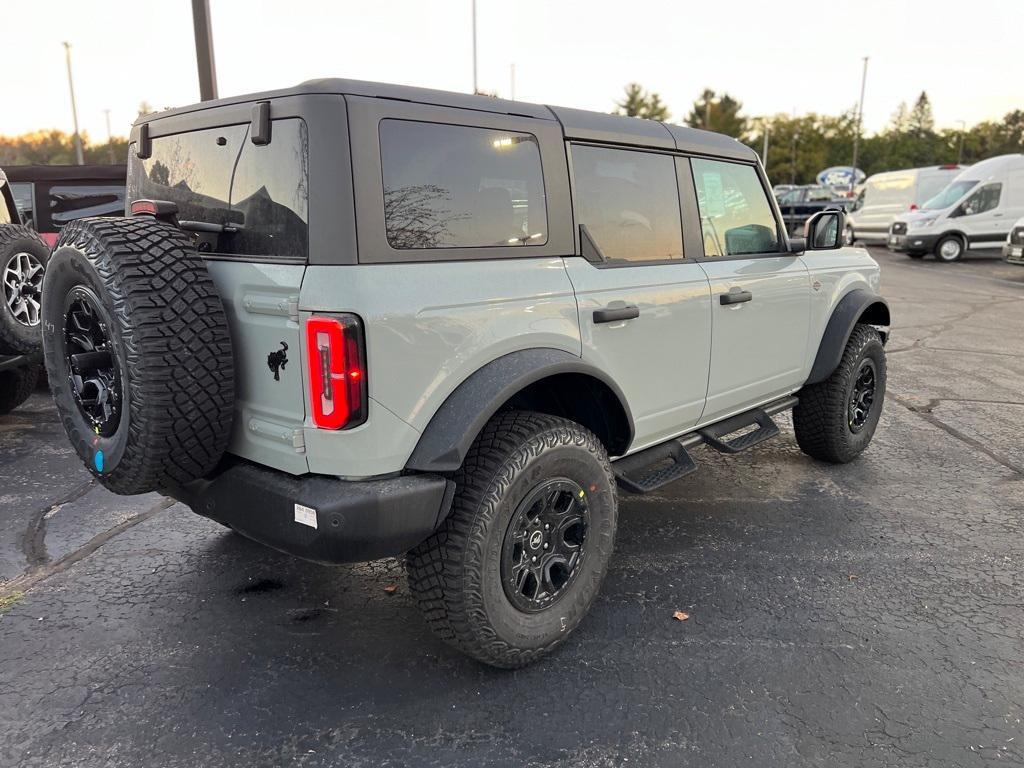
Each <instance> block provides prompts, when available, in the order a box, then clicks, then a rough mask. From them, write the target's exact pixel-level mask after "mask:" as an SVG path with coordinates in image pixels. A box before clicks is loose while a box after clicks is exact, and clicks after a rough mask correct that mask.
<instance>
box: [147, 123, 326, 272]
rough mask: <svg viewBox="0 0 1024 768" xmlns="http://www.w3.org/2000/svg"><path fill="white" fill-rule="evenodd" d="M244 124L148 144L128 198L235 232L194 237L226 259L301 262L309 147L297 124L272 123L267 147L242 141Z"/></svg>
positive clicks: (306, 228)
mask: <svg viewBox="0 0 1024 768" xmlns="http://www.w3.org/2000/svg"><path fill="white" fill-rule="evenodd" d="M248 128H249V127H248V125H233V126H226V127H222V128H211V129H206V130H202V131H190V132H188V133H178V134H173V135H171V136H162V137H158V138H154V139H153V152H152V155H151V156H150V157H149V158H147V159H145V160H141V161H140V160H137V159H132V171H131V172H130V173H129V184H130V188H129V191H128V194H129V198H130V199H132V200H138V199H140V198H150V199H154V200H170V201H171V202H174V203H176V204H177V206H178V218H179V219H180V220H182V221H199V222H204V223H208V224H221V225H227V226H229V227H230V228H232V229H234V230H236V231H234V232H232V233H225V234H222V235H220V236H218V237H213V236H203V237H202V238H200V250H202V251H204V252H209V253H213V254H217V255H227V256H239V257H246V256H260V257H266V258H269V259H280V260H297V259H303V260H304V259H305V258H306V253H307V248H308V240H309V226H308V222H309V205H308V203H309V188H308V184H309V182H308V179H309V172H308V164H309V141H308V138H307V134H306V124H305V123H304V122H303V121H302V120H300V119H298V118H294V119H287V120H274V121H273V123H272V130H271V142H270V144H266V145H262V146H257V145H255V144H253V143H252V142H251V141H249V140H248Z"/></svg>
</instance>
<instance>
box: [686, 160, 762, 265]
mask: <svg viewBox="0 0 1024 768" xmlns="http://www.w3.org/2000/svg"><path fill="white" fill-rule="evenodd" d="M690 164H691V167H692V168H693V182H694V185H695V186H696V188H697V206H698V208H699V209H700V223H701V230H702V234H703V237H704V255H705V256H742V255H745V254H752V253H773V252H776V251H778V250H779V232H778V228H777V226H776V223H775V217H774V216H773V215H772V209H771V206H770V205H769V203H768V197H767V195H766V194H765V191H764V187H762V186H761V180H760V179H759V178H758V175H757V171H756V170H755V169H754V166H752V165H742V164H740V163H729V162H725V161H722V160H702V159H698V158H694V159H692V160H691V161H690Z"/></svg>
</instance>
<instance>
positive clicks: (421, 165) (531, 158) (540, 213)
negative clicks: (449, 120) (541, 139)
mask: <svg viewBox="0 0 1024 768" xmlns="http://www.w3.org/2000/svg"><path fill="white" fill-rule="evenodd" d="M380 153H381V165H382V171H383V179H384V220H385V225H386V228H387V238H388V243H389V244H390V245H391V247H392V248H398V249H408V248H480V247H487V246H533V245H544V244H545V243H546V242H547V239H548V225H547V208H546V203H545V198H544V175H543V172H542V171H541V162H540V147H539V146H538V144H537V139H536V137H535V136H533V135H532V134H529V133H517V132H514V131H497V130H491V129H488V128H471V127H468V126H461V125H442V124H438V123H421V122H414V121H407V120H382V121H381V123H380Z"/></svg>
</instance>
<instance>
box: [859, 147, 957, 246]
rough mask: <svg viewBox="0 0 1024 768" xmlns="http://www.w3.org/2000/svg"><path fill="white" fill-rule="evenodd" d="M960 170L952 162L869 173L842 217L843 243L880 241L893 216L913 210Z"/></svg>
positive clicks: (887, 230)
mask: <svg viewBox="0 0 1024 768" xmlns="http://www.w3.org/2000/svg"><path fill="white" fill-rule="evenodd" d="M962 170H963V167H962V166H959V165H956V164H950V165H933V166H929V167H927V168H908V169H907V170H904V171H889V172H887V173H876V174H874V175H873V176H869V177H868V178H867V180H866V181H865V182H864V187H863V189H862V190H861V191H860V194H859V195H858V197H857V201H856V202H855V203H854V204H853V207H852V208H851V209H850V213H849V215H848V216H847V217H846V233H845V237H846V243H847V244H852V243H854V242H856V241H858V240H860V241H863V242H878V243H884V242H885V240H886V238H887V237H888V235H889V226H890V225H891V224H892V223H893V222H894V221H895V220H896V217H897V216H900V215H902V214H904V213H908V212H911V211H916V210H917V209H918V208H920V207H921V205H922V204H923V203H925V202H926V201H928V200H931V199H932V198H933V197H935V195H937V194H938V193H939V192H941V191H942V190H943V189H945V187H946V185H947V184H949V182H950V181H952V180H953V179H954V178H955V177H956V175H957V174H958V173H960V172H961V171H962Z"/></svg>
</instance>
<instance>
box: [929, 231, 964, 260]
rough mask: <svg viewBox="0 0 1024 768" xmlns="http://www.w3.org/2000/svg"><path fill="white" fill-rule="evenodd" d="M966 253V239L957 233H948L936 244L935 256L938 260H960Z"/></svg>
mask: <svg viewBox="0 0 1024 768" xmlns="http://www.w3.org/2000/svg"><path fill="white" fill-rule="evenodd" d="M963 255H964V241H963V240H961V239H960V237H959V236H957V235H946V236H945V237H941V238H939V242H937V243H936V244H935V258H936V260H938V261H945V262H952V261H959V260H960V258H961V257H962V256H963Z"/></svg>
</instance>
